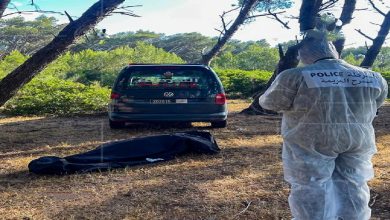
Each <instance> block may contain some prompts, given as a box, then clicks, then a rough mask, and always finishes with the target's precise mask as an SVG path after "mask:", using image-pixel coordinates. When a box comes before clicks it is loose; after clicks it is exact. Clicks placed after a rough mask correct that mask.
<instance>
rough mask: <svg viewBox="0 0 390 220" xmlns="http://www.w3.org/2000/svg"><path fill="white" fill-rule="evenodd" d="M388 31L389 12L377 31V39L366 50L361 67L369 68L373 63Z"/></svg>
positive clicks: (389, 23)
mask: <svg viewBox="0 0 390 220" xmlns="http://www.w3.org/2000/svg"><path fill="white" fill-rule="evenodd" d="M389 30H390V11H389V12H387V14H386V16H385V19H384V20H383V23H382V25H381V28H380V29H379V32H378V35H377V37H376V38H375V39H374V41H373V43H372V46H371V47H370V48H369V49H368V50H367V53H366V56H365V57H364V59H363V61H362V63H361V64H360V66H361V67H364V68H370V67H372V65H373V64H374V62H375V59H376V57H377V56H378V54H379V52H380V50H381V48H382V45H383V43H384V42H385V40H386V37H387V35H388V34H389Z"/></svg>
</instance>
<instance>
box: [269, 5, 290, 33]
mask: <svg viewBox="0 0 390 220" xmlns="http://www.w3.org/2000/svg"><path fill="white" fill-rule="evenodd" d="M268 13H269V15H271V16H272V17H273V19H275V20H277V21H278V22H279V23H281V24H282V25H283V26H284V27H285V28H287V29H291V28H290V27H289V26H288V22H283V21H282V20H281V19H280V18H279V17H278V15H277V13H272V12H271V10H270V9H268Z"/></svg>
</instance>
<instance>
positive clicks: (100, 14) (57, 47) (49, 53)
mask: <svg viewBox="0 0 390 220" xmlns="http://www.w3.org/2000/svg"><path fill="white" fill-rule="evenodd" d="M124 1H125V0H99V1H98V2H96V3H95V4H93V5H92V6H91V7H90V8H89V9H87V10H86V11H85V12H84V13H83V14H82V15H81V17H80V18H78V19H77V20H73V18H72V17H71V16H69V14H68V13H67V12H65V14H66V15H67V16H68V18H69V24H68V25H66V26H65V27H64V28H63V29H62V30H61V31H60V32H59V33H58V34H57V36H55V37H54V39H53V40H52V41H51V42H50V43H49V44H48V45H46V46H44V47H43V48H41V49H40V50H38V51H37V52H36V53H35V54H33V55H32V56H31V57H30V58H29V59H27V60H26V61H25V62H24V63H23V64H21V65H20V66H19V67H17V68H16V69H15V70H13V71H12V72H11V73H9V74H8V75H7V76H6V77H4V78H3V79H2V80H1V81H0V106H2V105H4V104H5V103H6V102H7V101H8V100H9V99H10V98H12V97H13V96H14V95H15V94H16V93H17V91H18V90H19V89H21V88H22V87H23V86H24V85H25V84H26V83H28V82H30V81H31V80H32V79H33V78H34V77H35V76H36V75H37V74H38V73H39V72H40V71H41V70H42V69H44V68H45V67H46V66H47V65H48V64H49V63H50V62H52V61H54V60H55V59H56V58H58V57H59V56H60V55H61V54H62V53H64V52H65V51H66V50H67V49H68V47H69V46H70V45H72V44H73V43H74V42H75V41H76V39H78V38H79V37H81V36H83V35H84V34H85V33H86V32H87V31H89V30H90V29H92V28H93V27H94V26H95V25H96V24H97V23H98V22H100V21H101V20H102V19H103V18H104V17H106V16H108V15H109V14H111V13H120V14H125V15H130V16H135V15H134V14H133V13H132V12H131V11H129V10H128V8H127V7H126V6H124V7H121V8H120V9H122V10H120V11H116V12H115V11H114V10H115V9H118V6H119V5H120V4H122V3H123V2H124ZM9 3H10V1H9V0H0V18H1V17H2V16H3V14H4V10H5V8H6V6H7V5H8V4H9ZM20 13H22V12H20Z"/></svg>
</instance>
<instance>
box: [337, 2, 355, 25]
mask: <svg viewBox="0 0 390 220" xmlns="http://www.w3.org/2000/svg"><path fill="white" fill-rule="evenodd" d="M355 7H356V0H345V2H344V5H343V11H342V12H341V15H340V21H341V22H343V24H342V25H341V27H342V26H344V25H346V24H349V23H350V22H351V20H352V14H353V12H354V11H355Z"/></svg>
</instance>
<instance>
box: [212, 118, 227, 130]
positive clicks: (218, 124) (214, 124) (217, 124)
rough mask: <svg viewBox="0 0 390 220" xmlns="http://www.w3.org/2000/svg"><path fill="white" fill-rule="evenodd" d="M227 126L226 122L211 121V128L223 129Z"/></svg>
mask: <svg viewBox="0 0 390 220" xmlns="http://www.w3.org/2000/svg"><path fill="white" fill-rule="evenodd" d="M226 125H227V121H226V120H224V121H212V122H211V127H213V128H225V127H226Z"/></svg>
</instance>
